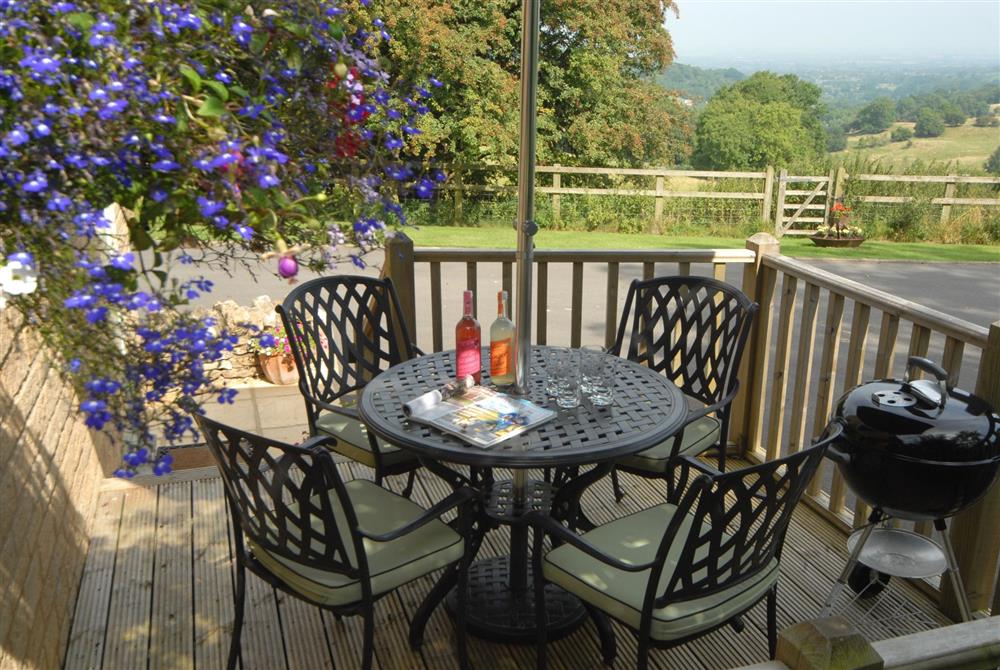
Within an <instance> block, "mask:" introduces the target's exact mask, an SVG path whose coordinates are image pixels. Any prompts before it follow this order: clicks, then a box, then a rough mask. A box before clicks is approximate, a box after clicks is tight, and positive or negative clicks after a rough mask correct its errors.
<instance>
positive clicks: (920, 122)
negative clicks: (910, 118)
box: [913, 107, 944, 137]
mask: <svg viewBox="0 0 1000 670" xmlns="http://www.w3.org/2000/svg"><path fill="white" fill-rule="evenodd" d="M913 130H914V134H916V136H917V137H937V136H939V135H941V134H943V133H944V120H943V119H942V118H941V115H940V114H938V113H937V112H935V111H934V110H932V109H929V108H927V107H924V108H923V109H921V110H920V111H919V112H917V125H916V126H915V127H914V128H913Z"/></svg>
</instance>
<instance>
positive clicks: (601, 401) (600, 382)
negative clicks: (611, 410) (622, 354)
mask: <svg viewBox="0 0 1000 670" xmlns="http://www.w3.org/2000/svg"><path fill="white" fill-rule="evenodd" d="M597 369H598V372H599V374H598V375H597V377H595V378H594V379H593V381H591V383H590V387H589V388H590V391H589V393H588V394H587V397H589V398H590V403H591V404H592V405H593V406H594V407H608V406H610V405H611V404H612V403H614V401H615V377H616V375H617V374H618V359H617V357H615V356H607V355H605V356H601V358H600V362H599V363H598V365H597Z"/></svg>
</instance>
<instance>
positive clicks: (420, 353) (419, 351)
mask: <svg viewBox="0 0 1000 670" xmlns="http://www.w3.org/2000/svg"><path fill="white" fill-rule="evenodd" d="M410 346H411V347H413V353H415V354H416V355H417V356H426V355H427V354H426V353H424V350H423V349H421V348H420V347H418V346H417V345H415V344H414V343H413V342H410Z"/></svg>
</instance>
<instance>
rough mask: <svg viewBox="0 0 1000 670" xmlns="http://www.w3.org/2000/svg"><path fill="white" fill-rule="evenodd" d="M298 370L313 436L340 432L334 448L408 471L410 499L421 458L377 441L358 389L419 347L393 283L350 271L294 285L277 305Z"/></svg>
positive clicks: (379, 466) (378, 475) (378, 477)
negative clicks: (364, 418)
mask: <svg viewBox="0 0 1000 670" xmlns="http://www.w3.org/2000/svg"><path fill="white" fill-rule="evenodd" d="M277 311H278V313H279V314H280V315H281V320H282V322H283V324H284V326H285V333H287V334H288V339H289V344H290V346H291V349H292V355H293V356H294V358H295V365H296V367H297V368H298V371H299V390H300V391H301V392H302V396H303V398H304V399H305V403H306V415H307V417H308V420H309V434H310V435H332V436H333V437H336V438H337V442H336V446H334V447H333V448H334V450H336V451H337V452H338V453H340V454H342V455H344V456H347V457H348V458H351V459H353V460H355V461H357V462H359V463H363V464H364V465H367V466H368V467H370V468H373V469H374V470H375V483H376V484H380V483H382V478H383V477H385V476H387V475H398V474H408V475H409V477H408V479H407V482H406V488H405V489H404V490H403V495H404V496H406V497H409V495H410V492H411V491H412V489H413V477H414V471H415V470H416V468H418V467H420V463H419V461H418V460H417V458H416V457H415V456H413V455H412V454H410V453H408V452H406V451H404V450H402V449H400V448H399V447H396V446H393V445H390V444H384V443H383V444H380V443H379V441H378V440H377V439H376V438H375V436H374V435H372V434H371V433H369V432H368V430H367V429H366V428H365V426H364V424H363V423H361V421H360V420H359V419H358V413H357V409H356V407H354V406H353V405H354V404H356V402H357V399H358V398H357V396H358V392H359V391H360V390H361V389H362V388H364V386H365V384H367V383H368V382H369V381H370V380H371V379H372V378H373V377H374V376H375V375H377V374H378V373H379V372H381V371H382V370H385V369H386V368H388V367H390V366H392V365H396V364H397V363H401V362H402V361H405V360H408V359H410V358H412V357H413V356H414V355H416V354H419V353H421V352H420V351H419V350H418V349H417V348H416V347H415V346H414V345H413V344H412V343H411V341H410V335H409V332H408V330H407V327H406V322H405V321H404V320H403V314H402V310H401V309H400V306H399V300H398V298H397V297H396V291H395V290H394V289H393V286H392V282H390V281H389V280H388V279H375V278H370V277H359V276H353V275H342V276H334V277H320V278H319V279H313V280H311V281H307V282H305V283H303V284H302V285H301V286H298V287H296V288H295V289H294V290H293V291H292V292H291V293H289V294H288V296H287V297H286V298H285V299H284V301H283V302H282V303H281V305H279V306H278V308H277Z"/></svg>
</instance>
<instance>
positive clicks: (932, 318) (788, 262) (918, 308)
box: [763, 255, 989, 348]
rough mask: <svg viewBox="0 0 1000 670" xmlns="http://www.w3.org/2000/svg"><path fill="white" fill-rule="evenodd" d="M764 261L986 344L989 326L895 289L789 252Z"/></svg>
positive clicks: (915, 320)
mask: <svg viewBox="0 0 1000 670" xmlns="http://www.w3.org/2000/svg"><path fill="white" fill-rule="evenodd" d="M763 262H764V264H765V265H767V266H768V267H771V268H773V269H775V270H778V271H779V272H784V273H786V274H790V275H793V276H796V277H799V278H801V279H805V280H807V281H809V282H811V283H813V284H816V285H818V286H821V287H822V288H825V289H828V290H830V291H832V292H834V293H838V294H840V295H843V296H844V297H846V298H849V299H851V300H854V301H856V302H861V303H864V304H866V305H868V306H869V307H874V308H875V309H878V310H881V311H882V312H888V313H889V314H893V315H895V316H898V317H900V318H902V319H906V320H907V321H912V322H913V323H914V324H917V325H920V326H923V327H925V328H929V329H930V330H932V331H934V332H938V333H944V334H945V335H947V336H949V337H954V338H956V339H958V340H962V341H964V342H965V343H967V344H971V345H973V346H976V347H979V348H983V347H985V346H986V342H987V338H988V336H989V329H987V328H985V327H983V326H977V325H975V324H973V323H969V322H968V321H963V320H962V319H959V318H956V317H954V316H950V315H948V314H945V313H944V312H939V311H937V310H934V309H930V308H929V307H924V306H923V305H920V304H917V303H915V302H911V301H909V300H905V299H903V298H900V297H898V296H895V295H892V294H891V293H886V292H885V291H880V290H878V289H874V288H871V287H870V286H865V285H864V284H861V283H859V282H856V281H853V280H851V279H847V278H845V277H841V276H839V275H835V274H833V273H832V272H827V271H826V270H820V269H818V268H814V267H812V266H810V265H807V264H805V263H803V262H801V261H797V260H795V259H792V258H789V257H788V256H780V255H773V256H767V257H765V258H764V261H763Z"/></svg>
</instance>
